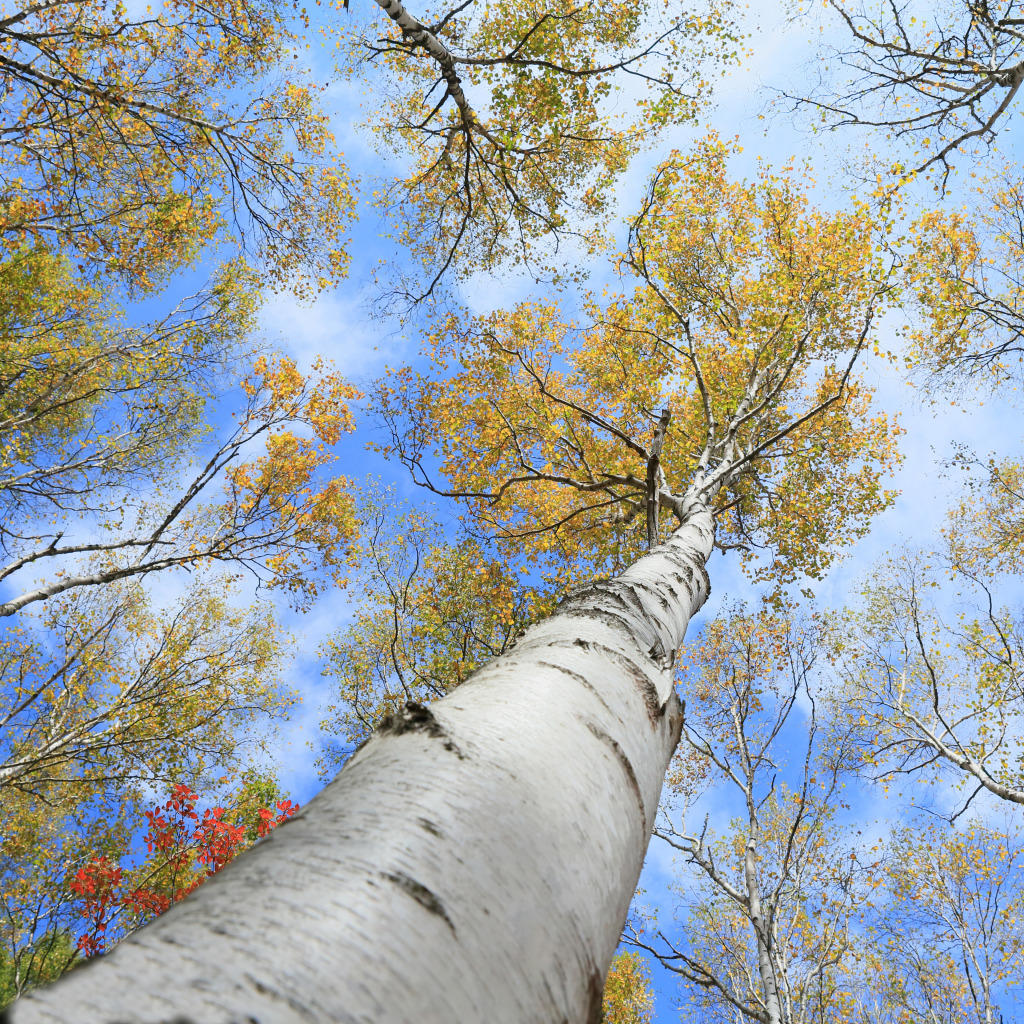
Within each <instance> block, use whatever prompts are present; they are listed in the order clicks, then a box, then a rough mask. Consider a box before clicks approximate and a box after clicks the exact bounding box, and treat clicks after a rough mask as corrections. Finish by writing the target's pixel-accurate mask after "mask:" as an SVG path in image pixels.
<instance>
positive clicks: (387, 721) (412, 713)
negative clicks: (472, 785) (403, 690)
mask: <svg viewBox="0 0 1024 1024" xmlns="http://www.w3.org/2000/svg"><path fill="white" fill-rule="evenodd" d="M377 732H378V733H379V734H380V735H381V736H401V735H402V733H406V732H425V733H426V734H427V735H428V736H433V737H434V738H435V739H439V740H443V741H444V749H445V750H450V751H451V752H452V753H453V754H455V756H456V757H458V759H459V760H460V761H464V760H465V759H466V755H465V754H463V753H462V751H461V750H459V748H458V747H457V746H456V745H455V742H454V741H453V740H452V739H451V737H450V736H449V735H448V733H447V732H445V729H444V727H443V726H442V725H441V723H440V722H439V721H438V720H437V719H436V718H435V717H434V713H433V712H432V711H431V710H430V708H428V707H427V706H426V705H425V704H417V703H416V702H415V701H411V700H410V701H407V702H406V705H405V707H404V708H403V709H402V710H401V711H399V712H398V713H397V714H394V715H385V716H384V717H383V718H382V719H381V723H380V725H378V726H377Z"/></svg>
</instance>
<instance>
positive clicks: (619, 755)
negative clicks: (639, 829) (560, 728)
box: [584, 722, 650, 835]
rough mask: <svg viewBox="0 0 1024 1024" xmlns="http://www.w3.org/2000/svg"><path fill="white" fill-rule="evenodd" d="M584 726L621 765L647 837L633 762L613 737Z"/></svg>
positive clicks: (587, 725) (646, 827)
mask: <svg viewBox="0 0 1024 1024" xmlns="http://www.w3.org/2000/svg"><path fill="white" fill-rule="evenodd" d="M584 724H585V725H586V727H587V728H588V729H589V730H590V731H591V732H592V733H593V734H594V735H595V736H596V737H597V738H598V739H599V740H600V741H601V742H602V743H604V744H606V745H607V746H609V747H611V749H612V753H614V754H615V759H616V760H617V761H618V762H619V764H621V765H622V768H623V770H624V771H625V773H626V778H627V779H628V780H629V788H630V789H631V790H633V795H634V796H635V797H636V804H637V807H638V808H639V809H640V820H641V821H642V822H643V823H644V835H647V833H648V832H649V831H650V828H649V827H648V825H647V807H646V806H645V804H644V795H643V793H641V792H640V783H639V781H638V780H637V777H636V771H635V770H634V768H633V762H632V761H630V759H629V758H628V757H627V756H626V752H625V751H624V750H623V749H622V747H620V746H619V741H618V740H617V739H615V737H614V736H609V735H608V733H606V732H605V731H604V729H601V728H599V727H598V726H596V725H594V723H593V722H584Z"/></svg>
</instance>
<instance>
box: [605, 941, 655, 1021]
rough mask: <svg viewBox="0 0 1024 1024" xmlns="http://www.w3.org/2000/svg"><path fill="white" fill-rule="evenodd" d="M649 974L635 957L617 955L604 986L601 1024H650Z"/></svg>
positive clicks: (643, 961)
mask: <svg viewBox="0 0 1024 1024" xmlns="http://www.w3.org/2000/svg"><path fill="white" fill-rule="evenodd" d="M653 1012H654V994H653V993H652V991H651V972H650V968H649V967H648V966H647V963H646V961H645V960H644V958H643V957H642V956H640V954H639V953H619V954H618V955H617V956H616V957H615V959H614V960H613V961H612V966H611V968H610V970H609V971H608V977H607V979H606V980H605V985H604V999H603V1001H602V1004H601V1022H602V1024H651V1018H652V1014H653Z"/></svg>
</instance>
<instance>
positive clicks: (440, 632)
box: [318, 491, 554, 781]
mask: <svg viewBox="0 0 1024 1024" xmlns="http://www.w3.org/2000/svg"><path fill="white" fill-rule="evenodd" d="M357 517H358V519H359V521H360V527H359V531H358V536H357V538H356V540H355V541H354V544H353V549H352V558H353V561H355V562H356V563H357V564H358V565H359V571H357V572H354V573H353V578H352V579H351V580H350V581H349V583H348V588H349V593H350V594H352V596H353V599H354V601H355V602H357V606H358V608H357V611H356V613H355V617H354V621H353V622H352V623H350V624H349V625H348V626H346V627H345V628H343V629H340V630H337V631H336V632H333V633H331V634H330V635H329V636H328V637H327V639H326V640H325V641H324V643H323V644H322V645H321V655H322V656H323V658H324V670H323V671H324V675H325V676H327V677H328V678H329V679H330V680H331V697H330V703H329V704H328V706H327V708H326V716H325V718H324V720H323V721H322V722H321V723H320V743H321V755H320V757H319V759H318V766H319V769H320V774H321V777H322V778H324V780H325V781H326V780H328V779H329V778H332V777H333V776H334V775H335V774H336V773H337V771H338V769H339V768H341V766H342V765H343V764H344V762H345V760H346V759H347V758H348V756H349V754H350V753H351V751H352V749H353V747H354V746H355V745H356V744H358V743H361V742H362V741H363V740H365V739H366V738H367V736H369V734H370V733H371V732H372V731H373V730H374V729H375V728H376V727H377V726H378V725H379V724H380V722H381V721H382V720H383V719H384V718H385V717H386V716H388V715H392V716H393V715H395V714H397V713H399V712H400V711H401V709H402V707H403V706H404V705H405V704H406V702H408V701H414V702H416V703H421V704H427V703H430V702H431V701H434V700H437V699H438V698H439V697H443V696H444V695H445V694H446V693H449V692H450V691H452V690H453V689H455V687H456V686H458V685H460V684H461V683H463V682H464V681H465V680H466V679H467V678H469V676H471V675H472V674H473V672H474V671H475V670H476V669H477V668H478V667H480V666H481V665H482V664H484V663H485V662H487V661H490V660H491V659H492V658H495V657H497V656H498V655H500V654H502V653H504V652H505V651H506V650H508V649H509V648H510V647H512V645H513V644H514V643H515V642H516V638H517V637H518V636H519V635H520V634H521V633H522V632H523V630H524V629H525V628H526V627H527V626H528V625H529V624H530V623H531V622H532V621H535V620H536V619H538V618H540V617H542V616H543V615H544V614H545V613H546V612H549V611H550V610H551V607H552V606H553V604H554V601H553V600H552V598H551V597H549V596H548V595H546V594H544V593H541V592H538V591H537V590H536V589H535V588H533V587H531V586H529V585H528V584H526V583H524V582H522V576H521V575H520V573H519V572H517V571H516V567H515V566H514V565H509V564H507V563H505V562H504V561H502V560H501V559H499V558H498V557H497V554H496V552H494V551H488V550H486V548H485V547H484V545H483V544H482V543H481V542H480V540H479V539H477V538H473V537H469V536H464V537H462V538H461V539H459V540H458V541H457V542H456V543H454V544H448V543H443V542H438V540H437V538H438V537H439V536H442V535H443V528H442V526H441V524H440V523H439V522H438V521H437V519H436V518H435V517H434V516H432V515H431V514H430V513H429V512H424V511H417V510H413V509H404V510H402V509H400V508H398V507H396V506H394V504H393V502H391V501H389V496H388V495H385V494H381V493H380V492H379V491H371V492H370V493H368V494H365V495H362V496H361V497H360V499H359V507H358V511H357Z"/></svg>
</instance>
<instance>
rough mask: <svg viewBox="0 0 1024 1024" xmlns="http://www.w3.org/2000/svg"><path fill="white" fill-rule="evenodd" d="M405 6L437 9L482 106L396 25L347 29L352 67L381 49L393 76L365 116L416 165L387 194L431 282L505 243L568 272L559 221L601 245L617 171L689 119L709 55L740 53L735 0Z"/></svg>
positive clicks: (446, 40)
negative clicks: (684, 4)
mask: <svg viewBox="0 0 1024 1024" xmlns="http://www.w3.org/2000/svg"><path fill="white" fill-rule="evenodd" d="M409 13H410V14H411V15H413V16H414V17H415V18H418V19H419V20H420V21H421V23H422V25H424V26H428V25H430V24H431V18H433V17H436V18H437V21H438V24H437V27H436V33H437V35H436V38H437V40H438V41H439V42H440V44H441V45H442V46H443V47H445V48H447V50H448V51H449V53H450V55H451V57H452V60H453V62H454V63H453V64H452V67H453V68H454V74H455V75H457V77H458V79H459V80H460V81H461V89H462V90H464V94H465V96H466V97H467V98H468V103H469V104H470V105H471V107H472V111H471V112H470V109H469V107H467V106H466V104H465V103H462V104H461V109H460V107H457V106H456V104H455V103H454V102H451V103H448V102H447V101H448V99H449V97H450V96H451V95H452V93H451V90H449V93H448V94H445V95H442V94H440V93H438V92H437V91H436V90H435V83H436V81H437V79H438V65H437V64H436V63H435V61H434V59H433V58H431V57H429V56H428V55H427V53H426V52H425V51H424V50H423V49H422V48H420V47H418V46H416V45H414V43H413V42H412V40H411V38H410V37H409V35H408V34H405V35H403V34H402V32H401V31H400V30H399V29H398V28H397V27H395V26H388V29H387V30H386V33H384V34H383V37H382V38H377V37H376V36H377V33H376V32H375V33H373V35H372V36H371V35H369V34H368V35H366V36H364V37H361V38H358V39H352V40H348V41H346V43H345V47H344V48H345V53H344V56H343V67H344V70H345V71H346V72H347V73H348V74H350V75H354V74H355V73H356V72H357V69H358V70H359V71H360V72H361V71H362V68H363V67H365V65H366V63H367V62H368V60H373V61H374V62H375V64H376V66H377V67H378V68H380V69H381V70H382V72H383V75H384V78H385V81H386V82H387V85H388V88H387V97H388V98H387V99H386V100H383V101H382V102H381V103H380V104H379V105H378V107H377V109H375V110H374V112H373V115H372V117H371V118H370V119H369V121H368V124H369V126H370V127H371V129H372V130H374V131H375V132H376V133H377V135H378V138H379V139H380V142H381V145H382V147H383V148H386V149H387V150H389V151H391V152H395V153H397V154H400V155H401V156H402V157H403V158H404V162H409V157H411V164H412V166H411V171H410V172H409V173H408V174H407V175H405V176H404V177H402V178H400V179H399V180H398V181H396V182H395V184H394V185H393V186H391V187H390V188H387V189H385V190H383V191H382V192H381V193H379V195H378V201H379V203H380V205H382V206H383V207H384V208H385V209H386V210H387V211H388V212H389V214H390V215H391V219H392V221H393V223H394V224H395V225H396V231H397V233H398V235H399V237H400V238H401V240H402V241H403V243H404V244H405V245H406V246H408V247H409V248H410V249H411V250H412V252H413V253H414V254H415V255H416V256H418V257H419V258H420V259H421V260H422V261H423V262H424V264H425V269H426V277H425V286H424V290H425V291H427V292H429V291H430V290H432V288H433V287H434V286H435V285H436V283H437V281H438V276H439V274H440V273H442V272H444V271H446V270H448V269H449V268H450V269H451V270H452V271H454V272H455V273H456V275H458V276H468V275H469V274H471V273H476V272H479V271H480V270H489V271H493V270H495V269H496V268H498V267H499V266H501V265H502V264H503V263H504V262H506V261H508V260H510V259H520V260H524V261H525V262H526V263H527V264H528V265H529V266H530V267H531V269H532V270H534V271H535V272H536V273H537V274H542V273H557V271H556V268H555V267H553V266H546V265H545V264H547V263H548V262H549V261H551V260H552V257H553V253H554V251H555V248H556V245H557V240H558V239H559V238H560V237H561V236H562V235H564V234H572V235H575V236H577V237H578V238H579V240H580V241H581V242H582V244H583V245H584V247H585V248H587V250H588V251H593V249H594V247H595V246H597V245H599V244H601V234H602V230H603V227H604V223H605V217H606V214H607V212H608V209H609V198H610V191H611V185H612V182H613V181H614V179H615V178H616V177H617V176H618V175H619V174H620V173H621V172H622V170H623V169H624V168H625V166H626V165H627V164H628V162H629V159H630V158H631V157H632V156H633V155H634V154H635V153H636V152H638V150H639V149H640V147H641V146H642V145H644V144H645V143H648V144H649V143H650V141H651V140H652V139H653V138H654V137H656V136H657V135H658V133H659V132H660V131H661V129H663V128H664V127H665V126H666V125H670V124H678V123H680V122H683V121H687V120H690V119H692V117H693V116H694V115H695V113H696V111H697V110H699V109H700V107H701V106H703V104H704V103H705V102H706V99H707V96H708V94H709V92H710V87H709V82H708V78H709V77H710V75H709V69H710V68H711V67H716V66H722V65H725V64H728V63H730V62H732V61H733V60H734V59H735V57H736V50H735V45H734V44H735V41H736V37H737V35H736V29H735V26H734V25H733V19H732V11H731V7H730V5H729V4H728V3H725V4H711V5H705V6H704V7H702V8H701V10H700V11H699V12H687V11H682V10H671V11H670V10H668V9H666V8H664V7H663V5H660V4H657V3H649V2H647V0H645V2H643V3H635V2H623V0H612V2H609V3H602V4H598V3H593V2H587V3H583V4H580V5H578V6H576V7H575V8H573V9H572V10H571V11H565V10H562V9H561V8H558V7H557V6H553V5H552V4H550V3H549V2H547V0H529V2H527V3H521V4H515V5H507V4H490V5H481V7H479V8H476V9H471V10H469V11H466V12H464V11H463V10H461V9H460V10H458V11H453V12H445V14H444V17H443V18H442V17H441V15H440V14H437V15H432V14H430V13H429V12H428V10H427V9H422V10H417V9H415V8H413V9H411V10H410V12H409ZM627 90H628V92H629V94H630V95H629V100H628V101H627V102H626V103H623V102H621V101H620V96H619V94H620V93H626V92H627ZM395 97H397V98H395Z"/></svg>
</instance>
